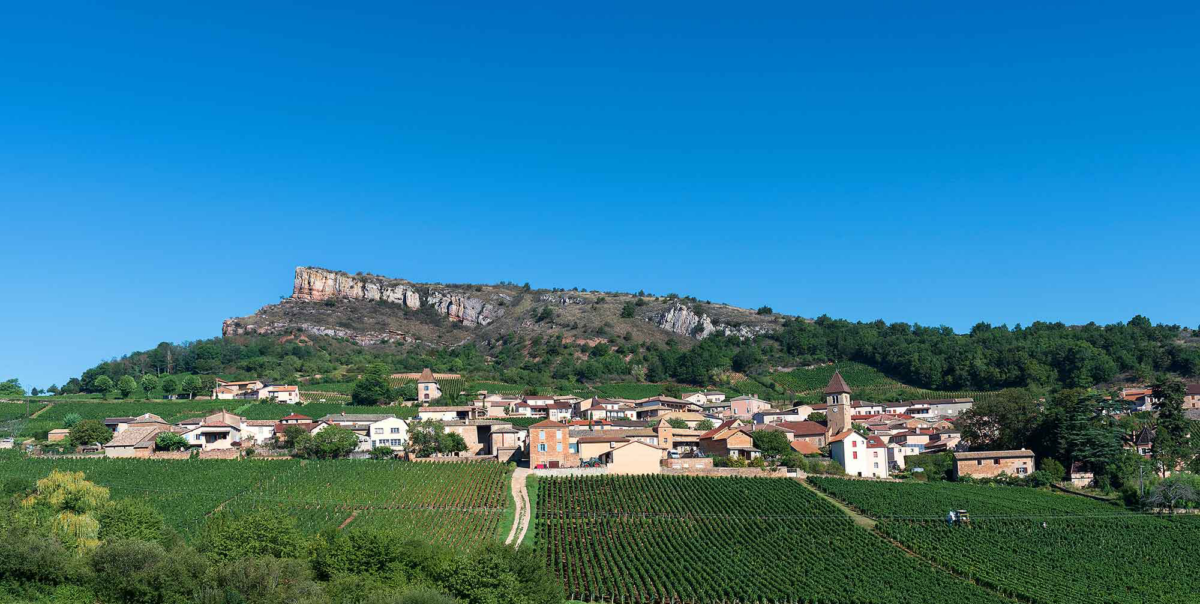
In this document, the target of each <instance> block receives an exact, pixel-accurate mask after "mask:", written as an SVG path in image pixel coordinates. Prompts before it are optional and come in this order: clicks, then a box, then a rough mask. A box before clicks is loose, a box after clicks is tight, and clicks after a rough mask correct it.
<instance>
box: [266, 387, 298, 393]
mask: <svg viewBox="0 0 1200 604" xmlns="http://www.w3.org/2000/svg"><path fill="white" fill-rule="evenodd" d="M263 390H277V391H279V392H294V391H295V390H296V386H267V387H266V388H263Z"/></svg>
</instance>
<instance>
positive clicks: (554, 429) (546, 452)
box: [529, 420, 579, 468]
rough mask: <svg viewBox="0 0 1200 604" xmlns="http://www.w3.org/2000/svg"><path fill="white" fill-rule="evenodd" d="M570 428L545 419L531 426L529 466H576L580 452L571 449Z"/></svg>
mask: <svg viewBox="0 0 1200 604" xmlns="http://www.w3.org/2000/svg"><path fill="white" fill-rule="evenodd" d="M570 438H571V437H570V428H569V427H568V426H567V425H566V424H563V423H560V422H555V421H550V420H545V421H541V422H538V423H536V424H533V425H532V426H529V467H531V468H575V467H578V466H579V453H578V452H573V451H571V443H570Z"/></svg>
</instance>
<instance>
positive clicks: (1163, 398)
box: [1150, 378, 1196, 476]
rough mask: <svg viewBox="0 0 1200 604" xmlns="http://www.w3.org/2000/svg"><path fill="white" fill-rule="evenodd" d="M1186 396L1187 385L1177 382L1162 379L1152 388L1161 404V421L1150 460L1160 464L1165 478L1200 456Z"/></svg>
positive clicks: (1159, 414)
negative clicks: (1184, 400) (1185, 403)
mask: <svg viewBox="0 0 1200 604" xmlns="http://www.w3.org/2000/svg"><path fill="white" fill-rule="evenodd" d="M1186 394H1187V386H1185V385H1184V383H1183V382H1181V381H1179V380H1176V379H1170V378H1162V379H1159V380H1158V381H1157V382H1155V383H1154V386H1153V388H1152V396H1153V397H1154V398H1155V399H1156V400H1157V401H1158V404H1157V407H1158V422H1157V426H1156V427H1155V430H1154V444H1153V446H1152V447H1151V449H1150V458H1151V459H1153V460H1154V461H1155V462H1157V463H1158V464H1159V472H1161V473H1162V475H1163V476H1166V475H1167V474H1168V473H1170V472H1174V471H1175V470H1176V469H1177V468H1179V467H1180V466H1187V465H1190V464H1191V463H1192V462H1193V460H1194V459H1195V457H1196V447H1195V445H1194V444H1193V443H1192V439H1191V433H1192V430H1193V423H1192V422H1191V421H1190V420H1188V418H1187V416H1186V415H1185V414H1184V410H1183V398H1184V396H1186Z"/></svg>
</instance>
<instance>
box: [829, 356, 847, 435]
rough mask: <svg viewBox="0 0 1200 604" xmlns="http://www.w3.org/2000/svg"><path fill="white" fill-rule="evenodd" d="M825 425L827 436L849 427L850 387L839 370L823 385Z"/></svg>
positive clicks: (839, 432)
mask: <svg viewBox="0 0 1200 604" xmlns="http://www.w3.org/2000/svg"><path fill="white" fill-rule="evenodd" d="M825 404H826V405H828V406H827V407H826V409H825V419H826V422H827V423H826V425H827V426H829V430H828V431H829V436H833V435H835V434H841V433H842V432H845V431H846V430H849V429H850V428H851V424H850V387H849V386H847V385H846V380H843V379H842V373H841V372H840V371H834V372H833V377H831V378H829V385H828V386H826V387H825Z"/></svg>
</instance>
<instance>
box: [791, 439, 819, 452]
mask: <svg viewBox="0 0 1200 604" xmlns="http://www.w3.org/2000/svg"><path fill="white" fill-rule="evenodd" d="M792 450H793V451H796V452H797V453H800V454H801V455H816V454H818V453H820V452H821V449H820V448H818V447H817V446H816V445H814V444H812V443H810V442H808V441H807V440H793V441H792Z"/></svg>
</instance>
